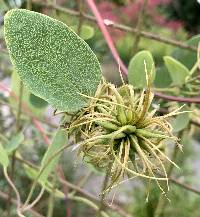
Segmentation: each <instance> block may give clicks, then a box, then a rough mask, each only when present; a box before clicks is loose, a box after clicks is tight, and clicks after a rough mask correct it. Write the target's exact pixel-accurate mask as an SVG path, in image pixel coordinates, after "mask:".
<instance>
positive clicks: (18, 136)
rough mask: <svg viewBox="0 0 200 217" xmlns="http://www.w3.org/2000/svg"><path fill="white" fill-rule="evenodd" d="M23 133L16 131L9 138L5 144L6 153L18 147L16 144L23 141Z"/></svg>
mask: <svg viewBox="0 0 200 217" xmlns="http://www.w3.org/2000/svg"><path fill="white" fill-rule="evenodd" d="M23 140H24V134H23V133H22V132H20V133H17V134H16V135H13V136H12V137H11V140H10V141H9V142H8V143H7V144H6V146H5V149H6V151H7V153H11V152H13V151H14V150H16V149H17V148H18V146H19V145H20V144H21V143H22V142H23Z"/></svg>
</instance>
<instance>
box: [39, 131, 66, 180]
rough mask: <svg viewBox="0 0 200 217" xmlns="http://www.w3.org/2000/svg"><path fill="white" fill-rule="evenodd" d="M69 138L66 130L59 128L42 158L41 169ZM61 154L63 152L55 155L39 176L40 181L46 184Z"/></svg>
mask: <svg viewBox="0 0 200 217" xmlns="http://www.w3.org/2000/svg"><path fill="white" fill-rule="evenodd" d="M67 139H68V136H67V133H66V130H63V129H59V130H58V131H57V132H56V134H55V136H54V138H53V141H52V143H51V144H50V145H49V147H48V149H47V151H46V153H45V155H44V157H43V159H42V163H41V169H42V168H43V167H44V166H45V164H46V163H47V162H48V161H49V159H50V158H51V157H52V156H53V154H54V153H55V152H56V151H58V150H59V149H60V148H61V147H62V146H64V145H66V143H67ZM60 156H61V153H60V154H58V155H57V156H56V157H54V158H53V160H51V162H50V163H49V164H48V166H47V167H46V168H45V169H44V171H43V172H42V174H41V176H40V177H39V180H38V181H39V182H41V183H44V184H45V182H46V180H47V178H48V176H49V174H50V173H51V172H52V171H53V170H54V169H55V167H56V165H57V163H58V161H59V158H60Z"/></svg>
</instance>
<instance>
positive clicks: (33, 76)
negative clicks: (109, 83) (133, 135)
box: [4, 9, 101, 112]
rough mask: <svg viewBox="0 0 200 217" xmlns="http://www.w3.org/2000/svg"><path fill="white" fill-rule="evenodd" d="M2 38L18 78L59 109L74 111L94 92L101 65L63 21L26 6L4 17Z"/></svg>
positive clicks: (34, 92)
mask: <svg viewBox="0 0 200 217" xmlns="http://www.w3.org/2000/svg"><path fill="white" fill-rule="evenodd" d="M4 24H5V25H4V27H5V40H6V44H7V47H8V50H9V54H10V57H11V61H12V63H13V65H14V67H15V68H16V70H17V72H18V73H19V75H20V78H21V79H22V81H23V82H24V83H25V85H26V86H27V87H28V88H29V90H30V91H31V92H32V93H33V94H35V95H36V96H39V97H41V98H42V99H44V100H46V101H47V102H49V104H51V105H52V106H54V107H55V108H56V109H58V110H62V111H67V112H76V111H78V110H79V109H81V108H82V107H83V106H85V105H86V104H87V101H88V99H86V98H85V97H83V96H81V95H80V93H82V94H85V95H94V93H95V91H96V88H97V85H98V84H99V82H100V79H101V69H100V64H99V62H98V60H97V58H96V56H95V54H94V53H93V52H92V50H91V49H90V47H89V46H88V45H87V43H86V42H84V40H83V39H81V38H80V37H79V36H78V35H77V34H76V33H74V32H73V31H72V30H71V29H70V28H68V27H67V26H66V25H65V24H64V23H62V22H60V21H57V20H55V19H52V18H50V17H48V16H46V15H43V14H40V13H37V12H32V11H28V10H25V9H14V10H10V11H9V12H8V13H7V14H6V15H5V19H4Z"/></svg>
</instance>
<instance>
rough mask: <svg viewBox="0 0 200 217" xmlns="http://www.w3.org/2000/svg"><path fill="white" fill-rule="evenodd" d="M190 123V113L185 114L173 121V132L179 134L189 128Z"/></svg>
mask: <svg viewBox="0 0 200 217" xmlns="http://www.w3.org/2000/svg"><path fill="white" fill-rule="evenodd" d="M189 121H190V118H189V113H183V114H180V115H178V116H177V117H176V118H175V119H174V120H173V121H172V128H173V132H179V131H181V130H183V129H184V128H186V127H187V125H188V123H189Z"/></svg>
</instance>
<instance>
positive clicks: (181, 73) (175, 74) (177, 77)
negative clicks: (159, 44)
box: [164, 56, 189, 85]
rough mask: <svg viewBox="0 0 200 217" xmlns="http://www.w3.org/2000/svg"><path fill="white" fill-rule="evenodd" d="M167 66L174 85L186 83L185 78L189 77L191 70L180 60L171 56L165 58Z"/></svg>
mask: <svg viewBox="0 0 200 217" xmlns="http://www.w3.org/2000/svg"><path fill="white" fill-rule="evenodd" d="M164 62H165V66H166V67H167V69H168V71H169V73H170V76H171V79H172V81H173V82H172V84H173V85H182V84H184V83H185V78H186V77H187V76H188V75H189V70H188V69H187V68H186V67H185V66H184V65H183V64H182V63H180V62H179V61H178V60H175V59H174V58H172V57H170V56H165V57H164Z"/></svg>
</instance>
